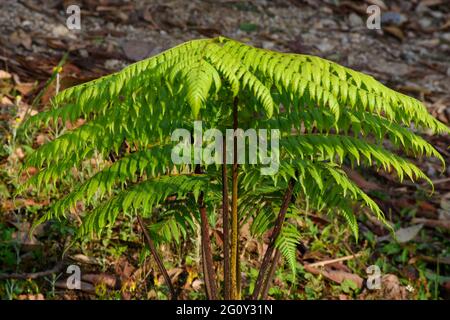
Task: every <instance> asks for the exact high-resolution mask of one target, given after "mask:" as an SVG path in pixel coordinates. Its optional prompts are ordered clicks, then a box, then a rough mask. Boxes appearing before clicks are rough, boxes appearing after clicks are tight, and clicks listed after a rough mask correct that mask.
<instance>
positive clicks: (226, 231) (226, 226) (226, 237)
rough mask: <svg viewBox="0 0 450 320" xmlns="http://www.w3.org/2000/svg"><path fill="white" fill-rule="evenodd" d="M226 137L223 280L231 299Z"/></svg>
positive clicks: (224, 158) (228, 297)
mask: <svg viewBox="0 0 450 320" xmlns="http://www.w3.org/2000/svg"><path fill="white" fill-rule="evenodd" d="M226 141H227V139H226V137H225V136H224V137H223V144H222V155H223V164H222V224H223V274H224V275H223V282H224V298H225V300H230V286H231V275H230V216H229V213H228V210H229V203H228V174H227V152H226V150H227V145H226Z"/></svg>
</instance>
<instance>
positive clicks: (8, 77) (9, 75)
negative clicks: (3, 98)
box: [0, 70, 12, 80]
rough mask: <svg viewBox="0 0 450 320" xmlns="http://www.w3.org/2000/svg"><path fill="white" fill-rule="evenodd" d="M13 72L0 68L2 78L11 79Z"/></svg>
mask: <svg viewBox="0 0 450 320" xmlns="http://www.w3.org/2000/svg"><path fill="white" fill-rule="evenodd" d="M11 77H12V76H11V74H10V73H9V72H6V71H5V70H0V80H5V79H11Z"/></svg>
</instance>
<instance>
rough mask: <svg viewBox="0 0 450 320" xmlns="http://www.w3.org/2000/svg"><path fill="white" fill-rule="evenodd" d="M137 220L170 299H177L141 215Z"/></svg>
mask: <svg viewBox="0 0 450 320" xmlns="http://www.w3.org/2000/svg"><path fill="white" fill-rule="evenodd" d="M137 220H138V222H139V226H140V227H141V229H142V232H143V233H144V237H145V240H146V241H147V245H148V248H149V249H150V252H151V254H152V255H153V258H155V261H156V264H157V265H158V268H159V271H160V272H161V273H162V275H163V277H164V280H165V281H166V284H167V286H168V287H169V290H170V296H171V299H172V300H177V293H176V291H175V288H174V287H173V285H172V281H170V277H169V274H168V273H167V270H166V267H164V264H163V262H162V260H161V258H160V256H159V255H158V252H157V251H156V248H155V244H154V243H153V240H152V238H150V235H149V234H148V232H147V229H146V227H145V224H144V221H143V220H142V217H141V216H140V215H137Z"/></svg>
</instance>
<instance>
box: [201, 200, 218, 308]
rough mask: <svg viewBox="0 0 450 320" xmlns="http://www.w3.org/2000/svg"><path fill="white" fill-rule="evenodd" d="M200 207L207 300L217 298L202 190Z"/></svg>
mask: <svg viewBox="0 0 450 320" xmlns="http://www.w3.org/2000/svg"><path fill="white" fill-rule="evenodd" d="M198 203H199V207H200V223H201V234H202V256H203V259H202V260H203V267H204V274H205V285H206V290H207V294H208V299H209V300H217V286H216V277H215V273H214V264H213V256H212V250H211V241H210V239H209V226H208V217H207V215H206V207H205V204H204V201H203V192H202V193H200V197H199V200H198Z"/></svg>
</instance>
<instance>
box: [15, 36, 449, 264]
mask: <svg viewBox="0 0 450 320" xmlns="http://www.w3.org/2000/svg"><path fill="white" fill-rule="evenodd" d="M235 101H238V108H239V125H240V127H242V128H244V129H246V128H255V129H258V128H264V129H279V130H280V132H281V136H280V168H279V170H278V172H277V173H276V174H275V175H273V176H270V177H269V176H262V175H261V174H260V171H259V170H258V169H257V166H255V165H242V166H241V167H240V173H239V181H240V184H239V189H240V194H241V197H240V200H239V201H240V202H239V210H240V215H241V217H242V221H245V220H246V219H248V218H249V217H251V218H252V219H253V220H252V221H253V224H252V231H253V232H254V233H255V234H261V233H262V232H263V231H264V230H267V229H268V228H269V227H270V226H271V223H272V222H273V219H274V214H273V212H274V211H275V209H276V208H277V206H279V204H280V198H281V194H282V191H283V190H284V189H285V188H286V185H287V180H289V179H290V178H294V179H296V180H297V181H298V183H297V184H296V187H295V190H294V195H295V198H296V199H297V202H299V201H303V202H307V204H308V206H309V208H316V209H317V210H324V209H326V210H328V211H329V212H330V213H338V214H340V215H342V216H343V217H344V218H345V220H346V221H347V222H348V224H349V225H350V227H351V229H352V230H353V231H354V233H355V235H356V236H357V222H356V217H355V206H354V205H355V203H359V204H361V205H362V206H365V207H367V208H368V209H369V210H370V211H371V212H372V213H374V214H375V215H376V216H377V217H378V218H379V219H381V220H383V219H384V218H383V214H382V212H381V210H380V209H379V207H378V206H377V204H376V203H375V202H374V201H373V200H372V199H371V198H370V197H369V196H368V195H367V194H365V193H364V192H363V191H362V190H361V189H360V188H358V186H357V185H356V184H355V183H354V182H352V181H351V180H350V179H349V177H348V176H347V175H346V173H345V171H344V170H343V168H342V166H343V164H344V163H345V164H347V165H364V166H374V167H375V168H377V169H383V170H387V171H390V170H393V171H395V172H396V174H397V176H398V178H399V179H400V180H402V179H403V178H409V179H411V180H413V181H415V180H417V179H425V180H427V181H429V182H430V180H429V179H428V178H427V176H426V175H425V174H424V173H423V172H422V171H421V170H420V169H419V168H418V167H416V166H415V165H414V164H412V163H411V162H409V161H408V160H407V159H406V158H404V157H401V156H399V155H398V154H397V152H392V151H389V150H388V149H386V148H385V147H384V146H383V142H384V141H386V139H387V140H389V141H390V143H391V144H392V146H393V148H394V149H397V150H398V151H400V150H402V151H404V152H406V153H407V154H408V155H412V156H428V157H436V158H438V159H439V160H440V161H442V162H443V159H442V157H441V155H440V154H439V153H438V152H437V151H436V150H435V148H433V147H432V146H431V145H430V144H429V143H427V142H426V141H425V140H424V139H423V138H421V137H420V136H419V135H417V134H415V133H414V132H413V131H411V130H410V128H411V126H412V125H413V126H414V128H415V129H416V130H419V131H424V130H427V131H429V132H432V133H448V132H449V129H448V128H447V127H446V126H445V125H444V124H442V123H440V122H439V121H438V120H436V119H435V118H433V117H432V116H431V115H430V114H429V113H428V112H427V110H426V108H425V106H424V105H423V104H422V103H421V102H419V101H418V100H416V99H414V98H411V97H408V96H406V95H403V94H401V93H398V92H396V91H394V90H391V89H389V88H387V87H386V86H384V85H382V84H381V83H379V82H378V81H376V80H375V79H374V78H373V77H371V76H369V75H366V74H363V73H360V72H357V71H354V70H352V69H349V68H345V67H343V66H340V65H338V64H336V63H334V62H331V61H328V60H325V59H321V58H318V57H315V56H309V55H300V54H285V53H278V52H273V51H268V50H262V49H258V48H255V47H252V46H249V45H246V44H243V43H240V42H237V41H234V40H231V39H227V38H223V37H219V38H214V39H200V40H194V41H189V42H186V43H183V44H181V45H179V46H177V47H174V48H172V49H170V50H167V51H165V52H163V53H161V54H159V55H157V56H154V57H150V58H148V59H146V60H143V61H140V62H137V63H135V64H132V65H130V66H128V67H126V68H125V69H123V70H122V71H120V72H117V73H114V74H111V75H108V76H105V77H102V78H99V79H96V80H94V81H91V82H88V83H85V84H81V85H78V86H75V87H72V88H69V89H66V90H64V91H62V92H61V93H59V94H58V95H57V96H56V97H55V98H54V99H53V101H52V108H51V109H50V110H48V111H45V112H41V113H39V114H38V115H36V116H34V117H32V118H30V119H29V121H27V123H26V124H25V126H27V127H28V126H30V125H32V124H33V125H37V124H38V125H42V124H45V125H47V124H49V123H50V122H51V123H53V124H56V123H58V120H59V121H62V123H65V122H67V121H69V122H75V121H76V120H77V119H80V118H82V119H84V120H85V123H84V124H83V125H81V126H79V127H76V128H74V129H71V130H66V131H64V132H63V133H62V134H61V135H59V136H58V137H56V138H55V139H54V140H53V141H51V142H48V143H47V144H45V145H43V146H42V147H40V148H39V149H38V150H36V151H35V152H34V153H32V154H31V155H30V156H29V157H28V158H27V159H26V163H25V167H37V168H39V169H40V171H39V173H38V174H36V175H34V176H32V177H31V178H30V179H29V180H28V181H27V183H26V184H25V185H24V188H26V187H28V186H30V185H36V186H38V187H39V186H41V185H42V184H47V183H50V182H51V183H56V182H57V181H59V180H61V179H62V178H67V176H68V175H69V173H70V172H73V171H71V169H72V168H74V167H75V168H78V170H79V172H80V171H81V172H87V171H86V170H87V167H88V166H89V163H90V162H89V160H91V159H96V160H97V163H98V171H97V172H96V173H94V174H90V173H89V172H88V178H87V179H85V180H84V181H82V182H80V183H79V184H78V185H77V186H76V187H74V188H72V190H71V192H70V193H69V194H68V195H66V196H65V197H64V198H62V199H59V200H57V201H56V202H54V203H53V204H52V206H51V207H50V208H49V210H48V211H47V213H46V214H45V215H44V216H43V217H42V218H41V219H40V221H45V220H48V219H54V218H58V219H59V218H62V217H64V216H66V215H67V213H68V211H69V209H70V208H72V207H74V206H75V205H76V204H77V202H79V201H83V202H84V204H85V206H86V207H87V208H89V209H90V210H89V211H90V212H88V213H86V214H85V215H84V216H83V224H82V226H81V228H80V235H85V234H91V233H97V232H100V231H101V230H102V229H104V228H105V227H107V226H112V225H114V222H115V220H116V218H117V216H118V215H119V214H121V213H127V214H133V212H138V211H139V212H142V213H143V214H144V215H149V214H151V213H153V214H156V213H155V212H159V213H158V214H160V215H161V217H166V218H167V219H165V220H164V219H162V218H161V219H162V220H161V221H164V223H163V225H162V226H159V227H158V225H155V226H154V229H152V230H151V231H152V232H154V233H155V234H158V235H159V236H160V237H162V238H165V239H169V240H170V239H172V238H177V239H178V238H179V237H181V236H183V234H184V233H185V230H187V229H189V228H191V227H193V220H194V219H196V217H195V215H193V214H192V210H191V209H190V206H191V205H192V203H195V200H196V199H197V198H198V196H199V194H200V192H204V194H205V201H206V202H207V205H208V210H210V212H214V210H215V205H214V202H215V201H220V187H219V184H220V183H221V177H220V169H219V168H218V167H216V166H214V165H212V166H208V167H207V168H205V170H204V171H203V172H202V174H196V173H194V170H193V167H192V166H189V165H181V164H174V163H172V162H171V157H170V154H171V150H172V148H173V141H171V139H170V137H171V134H172V132H173V130H175V129H177V128H188V129H192V128H191V126H192V123H193V121H195V120H202V121H203V123H206V124H208V125H209V126H210V127H211V128H213V127H215V128H219V129H220V130H225V129H226V128H230V127H232V105H233V103H234V102H235ZM124 142H126V145H127V146H128V148H127V151H125V152H121V150H122V149H123V146H124ZM111 153H114V154H116V155H117V154H120V155H121V157H120V158H119V159H118V160H117V161H115V162H113V163H111V162H110V161H109V160H108V159H109V158H110V154H111ZM172 198H176V199H177V201H169V200H168V199H172ZM98 203H100V204H98ZM161 208H164V210H163V209H161ZM155 210H157V211H155ZM158 210H159V211H158ZM289 214H290V217H291V218H292V219H295V216H298V214H299V211H298V209H297V207H296V206H295V205H294V204H293V205H292V206H291V207H290V213H289ZM158 228H159V229H158ZM168 230H172V231H171V232H169V231H168ZM164 234H165V236H164ZM283 235H284V238H285V240H284V241H283ZM289 235H290V237H289ZM298 237H299V234H298V232H296V231H295V230H292V228H291V227H290V228H288V229H286V230H284V231H283V232H282V235H281V238H280V239H281V240H279V241H278V243H279V244H277V245H278V246H279V247H280V248H281V249H282V250H281V251H282V252H283V254H285V256H286V257H287V258H288V259H290V260H289V261H290V262H291V263H294V264H295V261H293V258H292V248H294V250H295V246H296V243H298ZM289 255H290V256H289ZM294 258H295V256H294Z"/></svg>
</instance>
